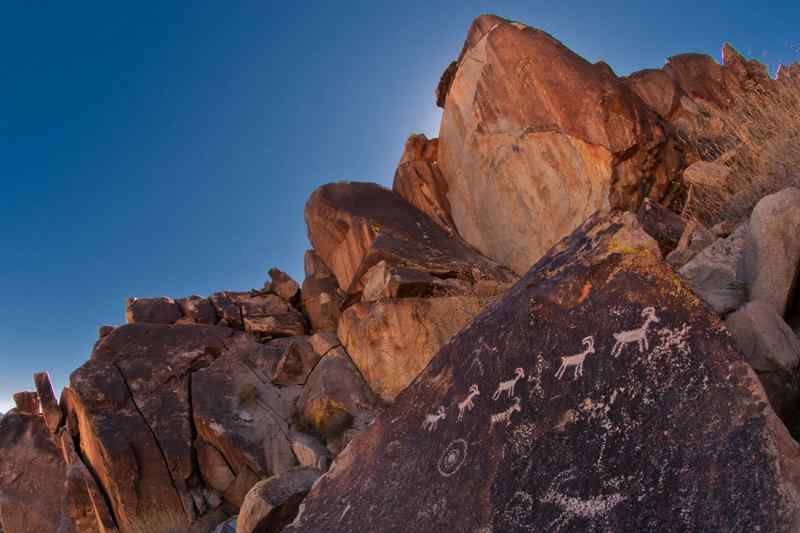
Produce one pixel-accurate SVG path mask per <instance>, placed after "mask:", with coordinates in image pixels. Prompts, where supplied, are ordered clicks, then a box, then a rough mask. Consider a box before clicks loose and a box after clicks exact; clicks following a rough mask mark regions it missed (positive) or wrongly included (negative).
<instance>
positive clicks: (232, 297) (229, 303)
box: [208, 291, 248, 329]
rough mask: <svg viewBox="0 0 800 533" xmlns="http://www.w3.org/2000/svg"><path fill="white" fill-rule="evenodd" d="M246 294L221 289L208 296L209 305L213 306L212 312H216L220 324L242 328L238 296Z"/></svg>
mask: <svg viewBox="0 0 800 533" xmlns="http://www.w3.org/2000/svg"><path fill="white" fill-rule="evenodd" d="M247 294H248V293H236V292H229V291H223V292H216V293H214V294H212V295H211V296H209V297H208V299H209V301H210V302H211V305H213V306H214V312H215V313H216V314H217V317H218V318H219V320H220V325H221V326H227V327H230V328H233V329H244V323H243V322H242V309H241V307H240V306H239V298H240V297H242V296H244V295H247Z"/></svg>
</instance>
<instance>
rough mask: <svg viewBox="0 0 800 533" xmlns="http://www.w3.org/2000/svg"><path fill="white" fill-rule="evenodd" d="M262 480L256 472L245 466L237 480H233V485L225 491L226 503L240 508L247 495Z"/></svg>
mask: <svg viewBox="0 0 800 533" xmlns="http://www.w3.org/2000/svg"><path fill="white" fill-rule="evenodd" d="M260 479H261V478H260V477H259V476H258V475H256V473H255V472H253V471H252V470H250V469H249V468H248V467H246V466H245V467H244V468H242V469H241V471H239V474H238V475H237V476H236V479H235V480H233V483H231V484H230V485H229V486H228V489H227V490H226V491H225V495H224V497H225V501H226V502H228V503H229V504H231V505H232V506H234V507H235V508H237V509H238V508H240V507H241V506H242V504H243V503H244V498H245V496H247V493H248V492H250V489H251V488H253V485H255V484H256V483H258V482H259V480H260Z"/></svg>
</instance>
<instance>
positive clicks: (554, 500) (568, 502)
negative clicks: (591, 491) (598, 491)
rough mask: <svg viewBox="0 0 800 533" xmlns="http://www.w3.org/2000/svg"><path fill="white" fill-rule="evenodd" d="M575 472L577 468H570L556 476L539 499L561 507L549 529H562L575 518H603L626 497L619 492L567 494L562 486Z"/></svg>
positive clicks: (573, 476) (571, 478)
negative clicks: (584, 495) (585, 495)
mask: <svg viewBox="0 0 800 533" xmlns="http://www.w3.org/2000/svg"><path fill="white" fill-rule="evenodd" d="M574 472H575V469H570V470H567V471H566V472H562V473H561V474H559V475H558V476H556V477H555V478H554V479H553V482H552V483H551V484H550V488H549V489H548V491H547V492H546V493H545V494H544V496H542V497H541V498H540V499H539V501H540V502H541V503H545V504H551V505H555V506H556V507H558V508H560V509H561V514H560V515H559V516H558V517H557V518H556V519H555V520H553V521H552V522H551V523H550V525H549V526H548V528H547V531H560V530H561V528H563V527H565V526H566V525H567V524H569V523H570V522H571V521H572V520H574V519H588V520H593V519H596V518H601V517H603V516H605V515H607V514H608V513H609V512H610V511H611V510H612V509H614V507H616V506H617V505H619V504H620V503H622V502H623V501H625V499H626V497H625V496H623V495H622V494H620V493H618V492H615V493H612V494H607V495H597V496H590V497H588V498H581V497H579V496H572V495H568V494H565V493H564V491H563V488H562V487H563V485H564V484H566V483H567V482H569V481H571V480H573V479H574V478H575V474H574Z"/></svg>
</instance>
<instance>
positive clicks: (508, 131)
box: [438, 17, 683, 273]
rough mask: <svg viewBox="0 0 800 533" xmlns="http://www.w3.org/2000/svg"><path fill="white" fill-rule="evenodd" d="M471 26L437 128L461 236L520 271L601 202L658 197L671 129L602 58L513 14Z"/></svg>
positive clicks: (665, 177)
mask: <svg viewBox="0 0 800 533" xmlns="http://www.w3.org/2000/svg"><path fill="white" fill-rule="evenodd" d="M477 26H481V27H484V29H482V30H479V31H473V30H472V29H471V30H470V35H469V36H468V38H467V43H465V46H464V50H463V51H462V56H461V59H460V60H459V65H458V70H457V72H456V74H455V78H454V80H453V83H452V85H451V87H450V90H449V93H448V97H447V104H446V105H445V108H444V113H443V115H442V124H441V127H440V131H439V153H438V166H439V169H440V170H441V172H442V174H443V175H444V177H445V180H446V181H447V184H448V199H449V201H450V206H451V209H452V216H453V220H454V221H455V224H456V227H457V228H458V232H459V233H460V234H461V236H462V237H464V239H465V240H466V241H467V242H469V243H470V244H471V245H473V246H475V247H476V248H477V249H478V250H479V251H480V252H481V253H483V254H485V255H487V256H489V257H491V258H493V259H496V260H498V261H500V262H501V263H503V264H504V265H506V266H509V267H511V268H513V269H514V270H515V271H516V272H518V273H522V272H526V271H527V270H528V269H529V268H530V266H531V265H532V264H533V263H534V262H535V261H536V260H537V259H538V258H539V257H541V256H542V255H543V254H544V253H545V252H546V251H547V249H548V248H550V247H551V246H552V245H553V244H554V243H555V242H557V241H558V240H559V239H561V238H562V237H564V236H565V235H567V234H569V233H570V232H571V231H572V230H573V229H575V228H576V227H577V226H578V225H579V224H580V223H581V222H582V221H583V220H584V219H585V218H586V217H587V216H589V215H590V214H591V213H592V212H594V211H595V210H597V209H598V208H601V207H604V206H608V205H611V206H614V207H624V208H629V209H636V208H638V207H639V205H640V204H641V201H642V200H643V199H644V198H651V199H653V200H656V201H660V200H662V199H665V197H666V196H667V194H668V193H669V191H670V190H671V188H672V187H673V186H674V183H675V182H677V181H679V180H680V172H681V170H682V167H683V157H682V153H681V152H680V151H679V150H678V149H677V141H676V140H675V139H674V138H673V137H672V136H671V134H670V133H669V132H668V131H667V130H666V129H665V127H664V124H663V123H662V121H661V119H660V118H659V117H658V115H657V114H656V113H655V112H654V111H652V110H651V109H650V108H649V107H648V106H647V105H646V104H645V103H644V102H643V101H642V100H641V98H639V97H638V96H637V95H636V93H635V92H633V91H632V90H631V89H629V88H628V87H627V86H626V85H625V84H624V83H623V81H622V80H620V79H619V78H617V77H616V76H615V75H614V74H613V72H611V70H610V69H609V68H608V66H607V65H604V64H599V65H592V64H591V63H589V62H588V61H586V60H584V59H583V58H581V57H580V56H578V55H577V54H575V53H573V52H572V51H571V50H569V49H568V48H566V47H565V46H564V45H563V44H561V43H560V42H558V41H557V40H556V39H554V38H553V37H551V36H550V35H548V34H547V33H545V32H543V31H540V30H536V29H534V28H529V27H526V26H524V25H522V24H519V23H516V22H509V21H506V20H503V19H498V18H497V17H491V19H489V20H487V19H486V18H485V17H478V19H476V21H475V22H474V23H473V28H475V27H477Z"/></svg>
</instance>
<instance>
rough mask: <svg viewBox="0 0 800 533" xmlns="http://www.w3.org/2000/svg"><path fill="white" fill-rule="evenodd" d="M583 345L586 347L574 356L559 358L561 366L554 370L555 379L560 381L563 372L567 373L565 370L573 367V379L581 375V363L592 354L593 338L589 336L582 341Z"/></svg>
mask: <svg viewBox="0 0 800 533" xmlns="http://www.w3.org/2000/svg"><path fill="white" fill-rule="evenodd" d="M582 342H583V345H584V346H585V347H586V349H585V350H583V351H582V352H581V353H576V354H575V355H567V356H563V357H562V358H561V366H560V367H558V370H556V377H557V378H558V379H561V377H562V376H563V375H564V372H566V371H567V368H569V367H571V366H574V367H575V378H574V379H578V377H580V376H582V375H583V361H584V360H585V359H586V356H587V355H589V354H592V353H594V337H593V336H589V337H586V338H584V339H583V341H582Z"/></svg>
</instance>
